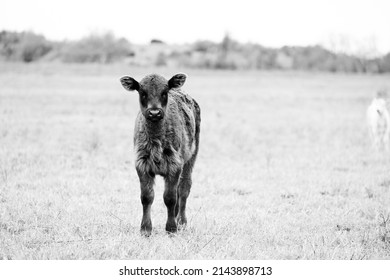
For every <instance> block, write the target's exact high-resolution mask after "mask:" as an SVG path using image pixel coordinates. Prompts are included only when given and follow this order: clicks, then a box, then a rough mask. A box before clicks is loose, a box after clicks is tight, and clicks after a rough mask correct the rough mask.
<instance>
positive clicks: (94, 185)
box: [0, 63, 390, 259]
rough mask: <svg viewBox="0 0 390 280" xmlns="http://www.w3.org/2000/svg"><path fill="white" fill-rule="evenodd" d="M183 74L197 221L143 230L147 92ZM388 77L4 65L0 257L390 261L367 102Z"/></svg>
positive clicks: (387, 210)
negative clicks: (141, 146)
mask: <svg viewBox="0 0 390 280" xmlns="http://www.w3.org/2000/svg"><path fill="white" fill-rule="evenodd" d="M177 71H184V72H186V73H188V75H189V78H188V79H187V83H186V85H185V86H184V90H185V91H186V92H187V93H189V94H191V95H192V96H193V97H194V98H195V99H196V100H197V101H198V102H199V104H200V106H201V109H202V125H201V145H200V153H199V156H198V160H197V164H196V166H195V170H194V173H193V188H192V192H191V194H190V197H189V201H188V210H187V215H188V220H189V224H188V227H187V229H186V230H185V231H181V232H179V233H178V234H176V235H174V236H168V235H167V234H166V233H165V230H164V228H165V221H166V208H165V205H164V203H163V199H162V192H163V181H162V179H158V180H157V184H156V186H155V191H156V197H155V201H154V204H153V207H152V221H153V225H154V230H153V234H152V236H151V237H150V238H145V237H142V236H141V235H140V233H139V226H140V222H141V214H142V207H141V203H140V199H139V195H140V192H139V184H138V178H137V175H136V172H135V168H134V153H133V143H132V135H133V127H134V120H135V116H136V114H137V112H138V106H139V105H138V97H137V95H136V94H135V93H129V92H126V91H124V90H123V88H122V87H121V85H120V83H119V77H121V76H122V75H124V74H130V75H132V76H133V77H135V78H137V79H140V78H142V77H143V76H144V75H145V74H148V73H150V72H159V73H161V74H164V75H165V76H166V77H170V76H172V75H173V74H175V73H176V72H177ZM389 78H390V77H389V76H388V75H387V76H371V75H346V74H326V73H301V72H296V73H294V72H250V71H248V72H230V71H226V72H224V71H200V70H183V69H164V68H162V69H144V68H135V69H132V68H129V67H126V66H120V65H110V66H97V65H56V64H47V65H46V64H30V65H23V64H4V63H3V64H0V259H1V258H2V259H390V154H385V153H374V152H373V151H372V149H371V146H370V142H369V139H368V133H367V128H366V126H365V110H366V108H367V106H368V104H369V102H370V99H371V98H372V97H373V96H374V93H375V91H376V90H377V89H378V88H380V87H383V86H388V87H390V79H389Z"/></svg>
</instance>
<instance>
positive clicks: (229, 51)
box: [0, 30, 390, 73]
mask: <svg viewBox="0 0 390 280" xmlns="http://www.w3.org/2000/svg"><path fill="white" fill-rule="evenodd" d="M1 60H3V61H22V62H26V63H31V62H35V61H61V62H64V63H114V62H123V63H128V64H132V65H144V66H177V67H189V68H207V69H232V70H235V69H262V70H269V69H292V70H316V71H329V72H351V73H386V72H390V53H388V54H386V55H383V56H379V57H373V58H368V57H361V56H357V55H351V54H347V53H340V52H332V51H330V50H328V49H326V48H324V47H322V46H320V45H314V46H307V47H298V46H284V47H282V48H269V47H264V46H262V45H260V44H252V43H245V44H244V43H240V42H238V41H236V40H234V39H233V38H231V37H230V36H229V35H225V37H224V38H223V39H222V40H221V42H213V41H205V40H200V41H196V42H194V43H192V44H186V45H180V46H177V45H169V44H165V43H164V42H163V41H161V40H159V39H153V40H151V42H150V44H148V45H143V46H140V45H135V44H131V43H130V42H129V41H128V40H127V39H125V38H118V37H116V36H114V35H113V34H112V33H110V32H108V33H104V34H90V35H88V36H86V37H84V38H82V39H80V40H75V41H61V42H60V41H50V40H47V39H46V38H45V37H44V36H43V35H40V34H36V33H33V32H11V31H5V30H4V31H1V32H0V61H1Z"/></svg>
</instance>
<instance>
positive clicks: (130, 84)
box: [120, 76, 139, 91]
mask: <svg viewBox="0 0 390 280" xmlns="http://www.w3.org/2000/svg"><path fill="white" fill-rule="evenodd" d="M120 81H121V84H122V86H123V87H124V88H125V89H126V90H129V91H132V90H139V83H138V82H137V81H136V80H134V79H133V78H132V77H129V76H124V77H122V78H120Z"/></svg>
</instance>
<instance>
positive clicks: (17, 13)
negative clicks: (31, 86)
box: [0, 0, 390, 53]
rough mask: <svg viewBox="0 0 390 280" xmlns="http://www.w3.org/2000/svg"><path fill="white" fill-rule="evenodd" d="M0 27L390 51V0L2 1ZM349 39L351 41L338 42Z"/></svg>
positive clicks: (58, 34) (52, 35) (59, 35)
mask: <svg viewBox="0 0 390 280" xmlns="http://www.w3.org/2000/svg"><path fill="white" fill-rule="evenodd" d="M0 4H1V5H0V7H1V9H0V29H6V30H12V31H22V30H31V31H34V32H38V33H41V34H43V35H45V36H46V37H47V38H49V39H57V40H58V39H60V40H62V39H79V38H81V37H83V36H85V35H87V34H89V33H91V32H105V31H113V32H114V34H115V35H117V36H121V37H122V36H123V37H125V38H127V39H128V40H129V41H130V42H133V43H148V42H149V41H150V39H152V38H158V39H161V40H163V41H166V42H168V43H189V42H193V41H196V40H199V39H208V40H213V41H220V40H221V39H222V37H223V35H224V34H225V33H226V32H229V34H230V35H231V36H232V37H233V38H234V39H237V40H239V41H241V42H253V43H260V44H262V45H264V46H271V47H280V46H283V45H303V46H304V45H313V44H318V43H320V44H323V45H326V46H330V45H332V44H333V46H334V47H340V45H341V48H342V47H344V48H351V49H353V48H357V47H362V48H366V49H367V48H370V47H372V46H375V47H376V48H377V49H378V51H379V52H380V53H387V52H390V0H355V1H350V0H317V1H316V0H290V1H288V0H257V1H255V0H231V1H229V0H226V1H217V0H187V1H186V0H181V1H180V0H159V1H158V0H156V1H152V0H138V1H133V0H102V1H99V0H94V1H93V0H66V1H55V0H52V1H50V0H0ZM340 38H344V39H347V40H344V41H343V40H341V39H340Z"/></svg>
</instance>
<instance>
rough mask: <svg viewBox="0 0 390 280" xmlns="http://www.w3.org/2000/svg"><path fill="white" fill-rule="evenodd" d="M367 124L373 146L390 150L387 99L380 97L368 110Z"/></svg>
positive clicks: (389, 121) (373, 101) (375, 99)
mask: <svg viewBox="0 0 390 280" xmlns="http://www.w3.org/2000/svg"><path fill="white" fill-rule="evenodd" d="M367 122H368V129H369V133H370V137H371V140H372V144H373V146H374V147H375V148H376V149H378V150H381V149H383V148H384V149H385V150H386V151H388V150H389V137H390V116H389V112H388V110H387V107H386V100H385V98H383V97H381V96H380V95H378V97H376V98H374V99H373V100H372V102H371V104H370V106H369V107H368V109H367Z"/></svg>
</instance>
